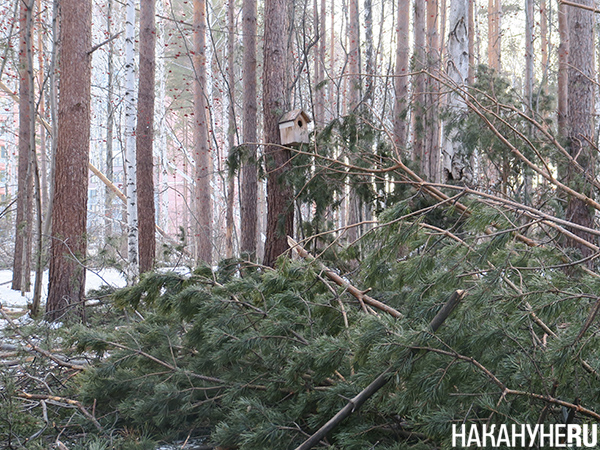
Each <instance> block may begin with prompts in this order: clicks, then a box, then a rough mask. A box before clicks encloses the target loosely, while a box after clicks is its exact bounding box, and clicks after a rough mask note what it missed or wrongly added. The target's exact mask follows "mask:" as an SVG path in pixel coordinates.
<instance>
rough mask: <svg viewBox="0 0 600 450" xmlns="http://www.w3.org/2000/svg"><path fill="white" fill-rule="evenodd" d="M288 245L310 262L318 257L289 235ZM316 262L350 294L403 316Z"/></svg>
mask: <svg viewBox="0 0 600 450" xmlns="http://www.w3.org/2000/svg"><path fill="white" fill-rule="evenodd" d="M288 245H289V246H290V248H291V249H293V250H295V251H296V252H297V253H298V255H300V256H301V257H302V258H304V259H306V260H307V261H310V262H315V261H316V259H315V258H314V257H312V256H311V255H310V253H308V252H307V251H306V250H305V249H304V248H303V247H302V246H301V245H300V244H298V243H297V242H296V241H294V240H293V239H292V238H291V237H289V236H288ZM316 262H317V264H318V265H319V268H320V269H321V270H322V271H323V273H325V275H326V276H327V278H329V279H330V280H331V281H333V282H334V283H335V284H337V285H338V286H341V287H343V288H345V289H347V290H348V292H349V293H350V294H352V296H353V297H355V298H356V299H357V300H358V301H359V302H364V303H366V304H367V305H369V306H372V307H373V308H377V309H378V310H380V311H383V312H386V313H388V314H390V315H391V316H393V317H395V318H396V319H401V318H402V317H403V316H402V314H401V313H400V312H399V311H397V310H396V309H394V308H392V307H391V306H388V305H386V304H385V303H383V302H380V301H379V300H376V299H374V298H373V297H370V296H369V295H367V294H366V292H368V291H361V290H360V289H358V288H356V287H355V286H352V285H351V284H350V283H349V282H347V281H346V280H344V279H343V278H342V277H341V276H339V275H338V274H337V273H335V272H334V271H333V270H331V269H330V268H328V267H327V266H325V265H324V264H323V263H321V262H319V261H316Z"/></svg>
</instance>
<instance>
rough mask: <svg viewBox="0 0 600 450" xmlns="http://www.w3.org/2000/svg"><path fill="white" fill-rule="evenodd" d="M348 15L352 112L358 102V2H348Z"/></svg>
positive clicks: (349, 107) (354, 0)
mask: <svg viewBox="0 0 600 450" xmlns="http://www.w3.org/2000/svg"><path fill="white" fill-rule="evenodd" d="M349 4H350V6H349V13H348V72H349V76H348V82H349V84H350V89H349V92H348V111H350V112H353V111H354V109H355V108H357V107H358V103H359V102H360V89H361V85H360V84H361V83H360V78H361V77H360V18H359V15H358V0H349Z"/></svg>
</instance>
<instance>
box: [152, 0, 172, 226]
mask: <svg viewBox="0 0 600 450" xmlns="http://www.w3.org/2000/svg"><path fill="white" fill-rule="evenodd" d="M156 15H157V16H159V17H164V15H165V5H164V0H158V2H157V4H156ZM156 28H157V33H158V35H157V36H156V80H157V82H158V87H157V91H156V103H155V105H154V123H155V126H156V135H155V138H154V143H155V144H154V148H155V151H156V152H157V153H158V158H159V161H160V165H159V167H160V183H159V189H158V202H157V203H158V218H159V219H158V220H159V224H160V227H161V228H162V229H163V230H165V231H167V232H168V218H169V184H168V181H169V176H168V169H167V167H168V162H169V161H168V158H167V131H166V127H165V112H166V110H165V96H166V73H165V22H164V20H162V19H161V20H158V23H157V26H156Z"/></svg>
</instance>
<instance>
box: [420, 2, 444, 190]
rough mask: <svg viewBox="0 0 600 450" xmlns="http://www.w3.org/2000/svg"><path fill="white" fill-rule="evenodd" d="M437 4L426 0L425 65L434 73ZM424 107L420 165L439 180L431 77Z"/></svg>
mask: <svg viewBox="0 0 600 450" xmlns="http://www.w3.org/2000/svg"><path fill="white" fill-rule="evenodd" d="M439 22H440V20H439V5H438V1H437V0H428V1H427V48H428V54H427V66H428V71H429V73H431V74H433V75H435V74H437V73H439V70H440V55H441V51H440V48H439V45H440V34H439V31H438V27H439ZM426 89H427V97H426V108H427V118H426V122H425V123H426V127H427V133H426V136H425V158H424V161H423V163H424V164H423V165H422V170H423V173H424V174H425V175H426V178H427V179H428V180H430V181H434V182H437V181H439V180H440V157H441V152H440V126H439V91H440V85H439V82H438V81H437V80H436V79H435V78H433V77H428V79H427V88H426Z"/></svg>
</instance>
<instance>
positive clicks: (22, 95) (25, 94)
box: [11, 1, 34, 292]
mask: <svg viewBox="0 0 600 450" xmlns="http://www.w3.org/2000/svg"><path fill="white" fill-rule="evenodd" d="M28 3H29V2H26V1H22V2H21V7H20V12H19V23H20V29H19V160H18V169H17V171H18V172H17V174H18V175H17V177H18V181H17V194H18V197H17V217H16V219H17V220H16V233H15V251H14V260H13V278H12V285H11V287H12V289H14V290H16V291H19V290H20V291H22V292H28V291H29V290H30V272H31V232H32V191H33V186H32V181H33V177H32V169H31V162H32V155H33V151H32V148H31V132H32V130H31V120H30V118H31V114H33V113H34V112H33V111H31V108H30V102H29V96H30V95H32V94H33V92H32V90H33V86H31V82H30V77H29V73H28V64H27V44H28V43H29V42H31V23H30V22H29V21H28V20H27V13H28V9H29V8H30V7H32V5H31V6H30V5H29V4H28ZM28 35H29V38H28Z"/></svg>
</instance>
